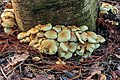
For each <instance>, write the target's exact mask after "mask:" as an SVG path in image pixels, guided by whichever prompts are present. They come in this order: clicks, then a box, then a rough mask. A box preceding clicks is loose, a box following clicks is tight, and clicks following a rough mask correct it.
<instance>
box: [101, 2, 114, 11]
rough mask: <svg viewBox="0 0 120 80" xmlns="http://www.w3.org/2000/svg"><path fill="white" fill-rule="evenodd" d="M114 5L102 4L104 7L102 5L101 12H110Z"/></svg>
mask: <svg viewBox="0 0 120 80" xmlns="http://www.w3.org/2000/svg"><path fill="white" fill-rule="evenodd" d="M112 7H113V6H112V5H111V4H109V3H104V2H103V3H102V5H101V7H100V10H103V9H104V10H106V11H109V10H110V9H112Z"/></svg>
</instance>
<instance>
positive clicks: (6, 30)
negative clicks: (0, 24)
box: [4, 27, 12, 33]
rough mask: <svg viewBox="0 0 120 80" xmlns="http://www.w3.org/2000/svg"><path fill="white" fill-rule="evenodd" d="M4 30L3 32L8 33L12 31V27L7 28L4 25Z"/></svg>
mask: <svg viewBox="0 0 120 80" xmlns="http://www.w3.org/2000/svg"><path fill="white" fill-rule="evenodd" d="M4 32H5V33H10V32H12V28H7V27H5V28H4Z"/></svg>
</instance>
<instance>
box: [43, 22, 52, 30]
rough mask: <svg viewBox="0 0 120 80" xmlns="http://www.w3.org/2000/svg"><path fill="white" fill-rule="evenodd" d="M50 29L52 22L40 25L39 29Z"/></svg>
mask: <svg viewBox="0 0 120 80" xmlns="http://www.w3.org/2000/svg"><path fill="white" fill-rule="evenodd" d="M50 29H52V24H50V23H48V24H46V25H42V26H41V30H43V31H48V30H50Z"/></svg>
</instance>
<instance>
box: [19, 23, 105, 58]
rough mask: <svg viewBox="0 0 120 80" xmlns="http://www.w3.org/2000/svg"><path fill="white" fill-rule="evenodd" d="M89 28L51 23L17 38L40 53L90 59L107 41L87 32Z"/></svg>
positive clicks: (20, 34) (23, 33)
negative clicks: (74, 55)
mask: <svg viewBox="0 0 120 80" xmlns="http://www.w3.org/2000/svg"><path fill="white" fill-rule="evenodd" d="M86 30H88V27H87V26H85V25H84V26H79V27H76V26H74V25H73V26H67V27H65V26H64V25H56V26H52V25H51V24H50V23H48V24H46V25H41V24H39V25H37V26H35V27H34V28H32V29H30V30H28V31H27V32H21V33H19V34H18V36H17V38H18V39H19V40H20V42H21V43H29V45H30V46H32V47H33V48H35V49H38V50H39V52H40V53H44V54H49V55H54V54H56V53H58V55H59V56H60V57H63V58H65V59H69V58H71V57H72V56H73V54H77V55H80V56H81V57H85V58H86V57H88V56H90V55H91V53H92V52H93V51H94V49H97V48H98V47H99V46H100V43H103V42H104V41H105V39H104V38H103V37H102V36H101V35H97V34H95V33H94V32H91V31H86Z"/></svg>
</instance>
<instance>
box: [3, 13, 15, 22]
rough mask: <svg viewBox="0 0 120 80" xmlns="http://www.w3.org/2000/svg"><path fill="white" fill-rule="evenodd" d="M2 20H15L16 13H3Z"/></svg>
mask: <svg viewBox="0 0 120 80" xmlns="http://www.w3.org/2000/svg"><path fill="white" fill-rule="evenodd" d="M1 18H2V20H3V21H4V20H5V19H7V18H12V19H14V18H15V16H14V13H13V12H3V13H2V14H1ZM3 18H5V19H3Z"/></svg>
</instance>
